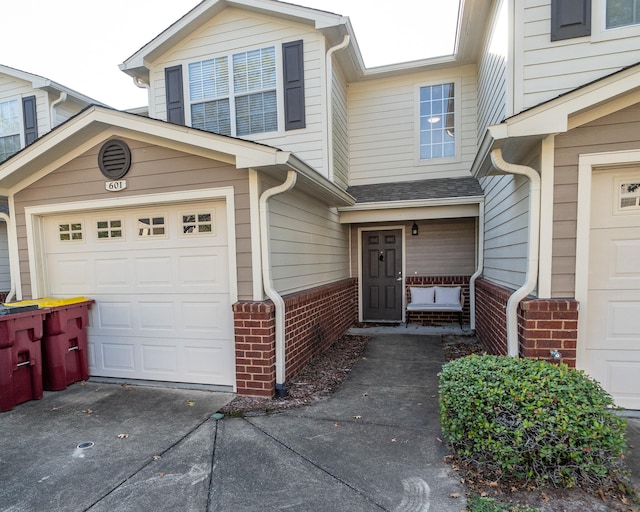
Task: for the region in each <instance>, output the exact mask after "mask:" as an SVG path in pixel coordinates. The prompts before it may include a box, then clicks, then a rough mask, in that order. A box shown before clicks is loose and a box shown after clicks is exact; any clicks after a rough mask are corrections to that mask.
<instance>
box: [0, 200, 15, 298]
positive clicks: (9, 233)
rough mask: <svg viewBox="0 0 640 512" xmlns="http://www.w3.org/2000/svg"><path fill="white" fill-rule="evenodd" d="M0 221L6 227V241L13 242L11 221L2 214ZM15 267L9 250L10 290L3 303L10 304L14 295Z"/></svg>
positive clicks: (0, 213) (0, 214)
mask: <svg viewBox="0 0 640 512" xmlns="http://www.w3.org/2000/svg"><path fill="white" fill-rule="evenodd" d="M0 219H1V220H3V221H4V222H5V224H6V225H7V240H13V239H14V236H13V225H12V224H11V219H10V218H9V216H8V215H7V214H6V213H4V212H0ZM15 266H16V262H15V261H14V258H12V257H11V250H9V279H10V281H11V289H10V290H9V293H8V294H7V298H6V299H5V302H11V300H12V299H13V298H14V297H15V295H16V279H15V275H16V268H15Z"/></svg>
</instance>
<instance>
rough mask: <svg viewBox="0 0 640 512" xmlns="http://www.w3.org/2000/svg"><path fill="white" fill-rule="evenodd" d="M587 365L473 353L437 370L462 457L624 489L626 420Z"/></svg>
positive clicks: (566, 481)
mask: <svg viewBox="0 0 640 512" xmlns="http://www.w3.org/2000/svg"><path fill="white" fill-rule="evenodd" d="M613 408H614V403H613V400H612V398H611V397H610V396H609V395H608V394H607V393H606V392H605V391H604V390H603V389H602V388H601V387H600V385H599V384H598V383H597V382H595V381H593V380H591V379H590V378H589V377H587V376H586V375H585V374H584V373H583V372H582V371H577V370H572V369H570V368H568V367H567V366H566V365H554V364H550V363H547V362H544V361H535V360H532V359H517V358H512V357H506V356H488V355H484V356H476V355H473V356H469V357H465V358H461V359H456V360H454V361H451V362H450V363H447V364H446V365H445V366H444V367H443V369H442V372H441V373H440V420H441V422H442V430H443V434H444V437H445V439H446V440H447V441H448V442H449V443H450V444H451V446H452V447H453V450H454V452H455V454H456V456H457V457H458V459H459V461H460V462H461V463H463V464H465V465H466V466H467V467H469V468H470V469H472V470H474V471H478V472H481V474H483V475H484V477H485V478H490V479H492V480H498V479H501V478H508V479H515V480H519V481H524V482H529V483H535V484H536V485H542V484H545V483H552V484H554V485H558V484H561V485H564V486H567V487H572V486H574V485H579V486H581V487H584V488H585V489H590V490H592V491H593V490H594V487H595V488H599V489H603V490H604V489H606V490H623V491H626V490H627V487H626V484H625V482H626V477H625V473H624V469H623V466H624V464H623V460H622V459H623V458H624V450H625V448H626V438H625V420H623V419H622V418H620V417H619V416H617V415H616V414H615V412H614V411H613Z"/></svg>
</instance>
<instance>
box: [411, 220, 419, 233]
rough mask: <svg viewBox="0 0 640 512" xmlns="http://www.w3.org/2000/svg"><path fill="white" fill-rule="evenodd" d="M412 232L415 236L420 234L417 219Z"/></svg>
mask: <svg viewBox="0 0 640 512" xmlns="http://www.w3.org/2000/svg"><path fill="white" fill-rule="evenodd" d="M411 234H412V235H413V236H416V235H417V234H418V225H417V224H416V221H413V226H411Z"/></svg>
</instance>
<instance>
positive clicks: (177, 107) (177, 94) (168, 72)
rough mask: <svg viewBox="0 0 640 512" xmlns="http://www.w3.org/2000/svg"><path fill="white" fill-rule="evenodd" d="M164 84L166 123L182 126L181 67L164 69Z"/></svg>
mask: <svg viewBox="0 0 640 512" xmlns="http://www.w3.org/2000/svg"><path fill="white" fill-rule="evenodd" d="M164 83H165V92H166V96H167V121H169V122H170V123H175V124H184V95H183V94H182V66H173V67H170V68H165V70H164Z"/></svg>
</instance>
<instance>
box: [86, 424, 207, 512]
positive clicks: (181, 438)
mask: <svg viewBox="0 0 640 512" xmlns="http://www.w3.org/2000/svg"><path fill="white" fill-rule="evenodd" d="M207 421H215V420H213V419H211V418H210V417H206V418H204V419H203V420H202V421H200V422H199V423H198V424H197V425H196V426H195V427H193V428H192V429H191V430H189V431H188V432H187V433H186V434H185V435H183V436H182V437H180V438H179V439H177V440H176V441H175V442H174V443H173V444H171V445H170V446H169V447H168V448H166V449H165V450H163V451H161V452H160V453H158V454H155V455H160V457H163V456H164V455H165V454H166V453H168V452H170V451H171V450H173V449H174V448H175V447H176V446H178V445H179V444H180V443H182V442H183V441H184V440H185V439H187V438H188V437H189V436H191V435H192V434H193V433H194V432H195V431H197V430H198V429H199V428H200V427H202V426H203V425H204V424H205V423H206V422H207ZM215 431H216V437H217V433H218V426H217V425H216V429H215ZM214 446H215V445H214ZM212 459H213V454H212ZM153 462H155V461H154V459H153V457H151V458H150V459H149V460H148V461H147V462H145V463H144V464H142V465H141V466H140V467H138V468H137V469H136V470H135V471H133V472H132V473H130V474H129V475H128V476H126V477H125V478H124V479H122V480H121V481H120V482H118V483H117V484H116V485H114V486H113V488H112V489H111V490H110V491H109V492H106V493H105V494H103V495H102V496H100V498H98V499H97V500H96V501H94V502H93V503H92V504H91V505H89V506H88V507H87V508H85V509H84V510H83V511H82V512H90V511H91V509H92V508H93V507H95V506H96V505H98V504H99V503H100V502H101V501H103V500H105V499H106V498H108V497H109V496H111V495H112V494H113V493H114V492H116V491H117V490H118V489H120V488H121V487H122V486H123V485H124V484H126V483H127V482H129V481H130V480H131V479H132V478H134V477H135V476H136V475H138V474H139V473H140V472H142V471H143V470H145V469H146V468H147V467H149V465H151V464H152V463H153Z"/></svg>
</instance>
